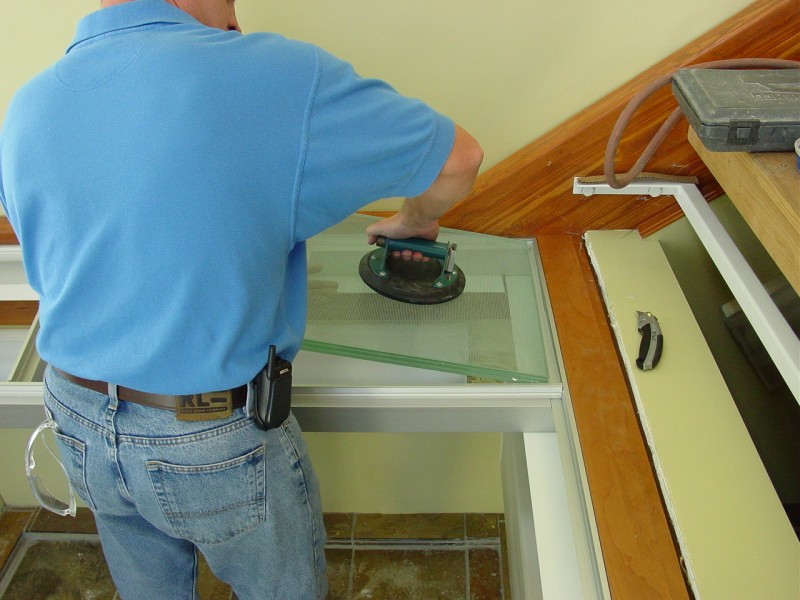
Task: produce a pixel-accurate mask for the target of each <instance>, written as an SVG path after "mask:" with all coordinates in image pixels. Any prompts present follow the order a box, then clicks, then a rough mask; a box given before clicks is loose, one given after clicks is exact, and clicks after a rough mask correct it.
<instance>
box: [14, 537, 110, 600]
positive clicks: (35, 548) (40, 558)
mask: <svg viewBox="0 0 800 600" xmlns="http://www.w3.org/2000/svg"><path fill="white" fill-rule="evenodd" d="M115 594H116V590H115V588H114V583H113V582H112V581H111V575H110V574H109V572H108V567H107V566H106V563H105V560H104V558H103V552H102V550H101V549H100V544H99V543H97V542H66V541H64V542H61V541H58V542H56V541H48V542H32V543H31V545H30V546H29V547H28V548H27V550H26V552H25V556H24V557H23V558H22V561H21V562H20V564H19V566H18V567H17V570H16V572H15V573H14V577H13V578H12V579H11V582H10V583H9V585H8V588H7V589H6V593H5V594H4V595H3V600H35V599H36V600H38V599H40V598H41V599H45V598H46V599H47V600H82V599H83V598H92V599H93V600H113V598H114V596H115Z"/></svg>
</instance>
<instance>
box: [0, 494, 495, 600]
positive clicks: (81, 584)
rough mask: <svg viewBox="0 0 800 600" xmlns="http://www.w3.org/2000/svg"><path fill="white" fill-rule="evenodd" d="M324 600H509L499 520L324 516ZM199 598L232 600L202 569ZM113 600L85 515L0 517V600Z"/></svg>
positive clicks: (435, 516)
mask: <svg viewBox="0 0 800 600" xmlns="http://www.w3.org/2000/svg"><path fill="white" fill-rule="evenodd" d="M325 522H326V527H327V530H328V545H327V547H326V556H327V559H328V580H329V583H330V593H329V596H328V598H329V600H362V599H368V598H369V599H372V600H503V599H504V598H505V599H508V598H510V597H511V594H510V591H509V583H508V568H507V564H506V549H505V529H504V521H503V516H502V515H497V514H418V515H372V514H349V513H330V514H326V515H325ZM199 577H200V579H199V585H198V588H199V592H200V598H201V600H235V596H234V595H233V594H232V592H231V590H230V588H229V587H228V586H227V585H226V584H225V583H223V582H221V581H219V580H218V579H216V577H214V575H213V574H212V573H211V571H210V570H209V569H208V567H207V566H206V565H205V564H204V563H202V562H201V570H200V575H199ZM78 598H92V599H94V600H118V598H119V596H117V594H116V590H115V589H114V584H113V582H112V581H111V577H110V576H109V574H108V568H107V567H106V565H105V562H104V560H103V555H102V552H101V550H100V545H99V543H98V541H97V533H96V529H95V526H94V519H93V518H92V514H91V513H90V512H89V511H88V510H86V509H82V510H79V512H78V516H77V517H76V518H74V519H70V518H66V517H58V516H56V515H53V514H52V513H49V512H47V511H44V510H40V509H33V510H22V509H21V510H14V509H6V510H5V511H3V512H2V513H0V599H2V600H45V599H46V600H72V599H78Z"/></svg>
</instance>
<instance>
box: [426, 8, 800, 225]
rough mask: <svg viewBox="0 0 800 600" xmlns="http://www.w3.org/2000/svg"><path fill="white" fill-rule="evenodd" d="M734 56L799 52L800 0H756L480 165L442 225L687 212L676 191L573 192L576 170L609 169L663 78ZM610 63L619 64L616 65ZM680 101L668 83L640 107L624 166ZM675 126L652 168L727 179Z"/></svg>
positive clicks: (646, 219) (646, 221)
mask: <svg viewBox="0 0 800 600" xmlns="http://www.w3.org/2000/svg"><path fill="white" fill-rule="evenodd" d="M737 57H758V58H788V59H798V58H800V2H798V1H797V0H759V1H757V2H754V3H753V4H751V5H750V6H749V7H747V8H746V9H745V10H743V11H742V12H740V13H738V14H737V15H735V16H733V17H732V18H731V19H729V20H728V21H726V22H724V23H722V24H721V25H719V26H718V27H716V28H714V29H713V30H712V31H710V32H708V33H707V34H705V35H703V36H701V37H700V38H698V39H697V40H695V41H694V42H692V43H690V44H688V45H687V46H685V47H684V48H682V49H680V50H679V51H677V52H675V53H674V54H672V55H671V56H669V57H668V58H666V59H664V60H663V61H661V62H659V63H658V64H656V65H654V66H653V67H652V68H650V69H648V70H647V71H645V72H644V73H642V74H641V75H639V76H637V77H636V78H634V79H633V80H631V81H630V82H628V83H626V84H625V85H623V86H621V87H620V88H618V89H617V90H616V91H614V92H612V93H611V94H609V95H608V96H606V97H605V98H603V99H601V100H600V101H598V102H596V103H595V104H593V105H592V106H590V107H588V108H587V109H585V110H583V111H582V112H580V113H578V114H577V115H575V116H574V117H573V118H571V119H569V120H568V121H567V122H565V123H562V124H561V125H559V126H558V127H556V128H555V129H553V130H552V131H550V132H549V133H546V134H545V135H543V136H541V137H540V138H539V139H537V140H535V141H534V142H532V143H531V144H530V145H528V146H526V147H525V148H522V149H521V150H519V151H518V152H516V153H514V154H513V155H511V156H510V157H508V158H507V159H505V160H503V161H501V162H500V163H498V164H497V165H495V166H494V167H492V168H490V169H489V170H487V171H486V172H485V173H483V174H481V175H480V176H479V178H478V181H477V183H476V186H475V189H474V191H473V193H472V194H471V195H470V196H469V197H468V198H467V199H465V200H464V201H463V202H461V203H460V204H459V205H458V206H456V207H455V208H454V209H452V210H451V211H450V212H449V213H448V214H447V215H446V216H445V217H444V218H443V219H442V220H441V223H442V225H444V226H446V227H454V228H456V229H464V230H468V231H478V232H482V233H490V234H494V235H502V236H508V237H532V236H536V235H544V234H581V233H583V232H585V231H587V230H590V229H638V230H639V231H640V233H641V234H642V235H648V234H650V233H653V232H655V231H657V230H659V229H660V228H662V227H664V226H666V225H668V224H669V223H672V222H673V221H675V220H677V219H679V218H680V217H681V216H682V215H683V213H682V212H681V210H680V208H679V207H678V205H677V203H676V202H675V201H674V200H673V199H672V198H671V197H659V198H649V197H640V196H606V197H602V196H593V197H591V198H588V199H587V198H584V197H579V196H575V195H573V194H572V179H573V177H576V176H583V175H600V174H602V172H603V167H602V163H603V153H604V150H605V146H606V142H607V141H608V137H609V134H610V133H611V129H612V128H613V126H614V123H615V122H616V120H617V118H618V116H619V114H620V112H621V111H622V109H623V107H624V106H625V105H626V104H627V102H628V101H629V100H630V98H631V97H632V96H633V95H634V94H636V93H637V92H639V91H640V90H641V89H642V88H643V87H645V86H646V85H647V84H649V83H650V82H652V81H654V80H655V79H657V78H658V77H660V76H662V75H664V74H667V73H671V72H673V71H675V70H677V69H678V68H680V67H682V66H687V65H691V64H694V63H698V62H705V61H710V60H719V59H729V58H737ZM609 68H610V69H613V65H609ZM676 106H677V103H676V102H675V100H674V98H673V97H672V93H671V90H669V89H668V88H664V89H662V90H661V91H660V92H658V93H656V94H655V95H654V96H652V97H651V98H650V99H649V100H648V101H647V102H646V103H645V104H644V105H643V106H642V107H641V109H640V110H639V111H638V112H637V114H636V115H635V116H634V118H633V120H632V121H631V123H630V126H629V127H628V129H627V130H626V134H625V135H624V136H623V139H622V141H621V144H620V147H619V151H618V157H617V166H618V170H619V171H626V170H628V169H629V168H630V167H631V166H632V164H633V162H634V161H635V159H636V158H637V157H638V156H639V155H640V154H641V151H642V149H643V148H644V147H645V145H646V144H647V142H649V141H650V139H651V137H652V135H653V134H654V133H655V130H656V129H657V128H658V126H659V125H660V124H661V123H663V122H664V120H665V119H666V117H667V115H668V114H669V113H670V112H672V111H673V109H674V108H675V107H676ZM683 123H684V126H681V125H679V126H678V127H676V128H675V129H674V130H673V131H672V133H671V134H670V136H669V137H668V138H667V139H666V141H665V142H664V144H663V145H662V147H661V148H660V150H659V151H658V152H657V153H656V155H655V157H654V158H653V160H652V161H651V163H650V164H649V165H648V166H647V170H648V171H653V172H657V173H667V174H672V175H694V176H697V177H698V178H699V179H700V185H699V187H700V190H701V191H702V193H703V195H704V196H705V197H706V198H708V199H712V198H716V197H717V196H719V195H720V194H721V193H722V192H721V188H720V186H719V185H718V184H717V182H716V180H715V179H714V177H713V176H712V175H711V174H710V173H709V171H708V169H707V168H706V167H705V165H704V164H703V162H702V161H701V160H700V158H699V157H698V156H697V154H696V152H694V150H693V149H692V147H691V145H690V144H689V143H688V141H687V140H686V135H685V133H686V129H685V121H684V122H683Z"/></svg>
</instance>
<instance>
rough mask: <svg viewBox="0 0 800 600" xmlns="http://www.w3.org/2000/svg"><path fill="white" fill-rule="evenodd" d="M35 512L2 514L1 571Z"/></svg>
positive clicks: (0, 525)
mask: <svg viewBox="0 0 800 600" xmlns="http://www.w3.org/2000/svg"><path fill="white" fill-rule="evenodd" d="M31 514H33V511H30V510H24V511H22V510H21V511H5V512H3V513H0V569H2V568H3V565H4V564H5V563H6V560H8V557H9V556H10V555H11V551H12V550H14V546H15V545H16V543H17V540H18V539H19V538H20V536H21V535H22V532H23V531H24V530H25V525H26V523H27V522H28V520H29V519H30V518H31Z"/></svg>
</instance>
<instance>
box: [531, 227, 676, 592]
mask: <svg viewBox="0 0 800 600" xmlns="http://www.w3.org/2000/svg"><path fill="white" fill-rule="evenodd" d="M537 242H538V245H539V253H540V255H541V258H542V263H543V267H544V272H545V278H546V280H547V287H548V291H549V294H550V302H551V305H552V308H553V316H554V319H555V324H556V330H557V332H558V338H559V344H560V347H561V354H562V359H563V362H564V368H565V370H566V380H567V381H568V382H569V391H570V396H571V398H572V405H573V408H574V412H575V419H576V422H577V426H578V433H579V438H580V443H581V451H582V453H583V460H584V464H585V467H586V474H587V479H588V481H589V489H590V492H591V497H592V502H593V505H594V509H595V519H596V521H597V528H598V532H599V536H600V545H601V547H602V551H603V559H604V561H605V565H606V572H607V575H608V582H609V587H610V590H611V596H612V598H619V599H622V600H625V599H628V598H647V599H648V600H661V599H667V598H669V599H681V598H686V599H688V598H689V597H690V596H689V591H688V587H687V585H686V582H685V580H684V576H683V572H682V570H681V567H680V562H679V558H678V552H677V550H676V547H675V544H674V541H673V537H672V532H671V530H670V526H669V521H668V520H667V516H666V511H665V510H664V506H663V503H662V499H661V496H660V493H659V488H658V485H657V483H656V479H655V475H654V472H653V469H652V465H651V463H650V459H649V455H648V453H647V449H646V447H645V443H644V441H643V436H642V434H641V431H640V428H639V421H638V419H637V416H636V412H635V409H634V402H633V398H632V396H631V393H630V390H629V387H628V384H627V379H626V377H625V374H624V372H623V370H622V366H621V363H620V361H619V357H618V353H617V347H616V344H615V342H614V337H613V335H612V333H611V330H610V328H609V325H608V320H607V319H606V310H605V305H604V304H603V300H602V297H601V295H600V292H599V290H598V288H597V284H596V281H595V277H594V273H593V271H592V268H591V265H590V263H589V259H588V256H587V255H586V252H585V250H584V248H583V246H582V242H581V239H580V238H579V237H578V236H540V237H539V238H538V239H537Z"/></svg>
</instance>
